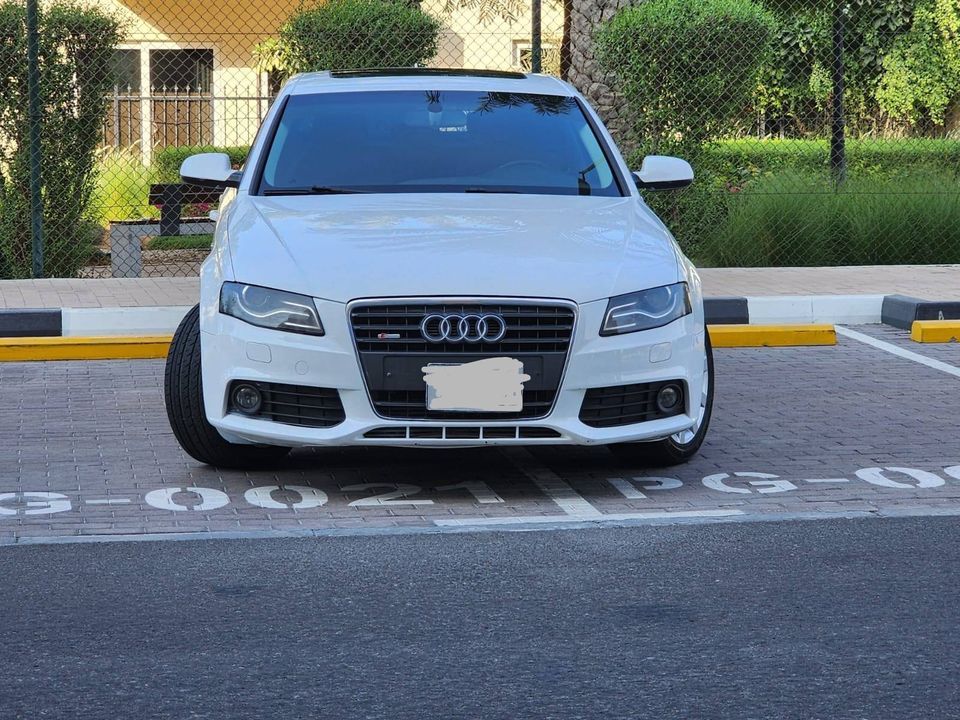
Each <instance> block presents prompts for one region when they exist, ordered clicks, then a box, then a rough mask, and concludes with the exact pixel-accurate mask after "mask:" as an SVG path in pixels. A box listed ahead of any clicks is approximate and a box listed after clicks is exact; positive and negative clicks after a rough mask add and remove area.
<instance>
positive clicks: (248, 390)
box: [233, 383, 263, 415]
mask: <svg viewBox="0 0 960 720" xmlns="http://www.w3.org/2000/svg"><path fill="white" fill-rule="evenodd" d="M262 402H263V396H262V395H261V394H260V389H259V388H258V387H257V386H256V385H251V384H250V383H241V384H240V385H237V386H235V387H234V388H233V404H234V405H235V406H236V407H237V410H239V411H240V412H242V413H245V414H247V415H254V414H256V412H257V410H259V409H260V404H261V403H262Z"/></svg>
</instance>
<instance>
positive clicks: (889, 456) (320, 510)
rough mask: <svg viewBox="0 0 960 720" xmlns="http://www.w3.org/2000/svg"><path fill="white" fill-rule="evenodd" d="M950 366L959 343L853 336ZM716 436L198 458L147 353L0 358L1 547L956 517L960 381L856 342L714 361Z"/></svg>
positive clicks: (874, 330)
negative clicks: (133, 538)
mask: <svg viewBox="0 0 960 720" xmlns="http://www.w3.org/2000/svg"><path fill="white" fill-rule="evenodd" d="M852 330H853V331H854V332H856V333H860V334H862V335H865V336H867V337H869V338H877V339H880V340H882V341H883V342H884V343H888V344H890V345H893V346H895V347H898V348H899V347H902V348H906V349H909V350H911V351H913V352H915V353H922V354H923V355H924V356H925V357H929V358H931V359H934V360H936V361H938V362H939V363H943V364H945V367H954V368H960V348H958V347H957V346H956V345H951V346H939V347H935V346H919V345H916V344H912V345H911V343H910V341H909V339H908V338H907V333H904V332H900V331H891V330H888V329H882V328H878V327H876V326H867V327H857V328H852ZM716 372H717V398H716V408H715V415H714V423H713V426H712V430H711V432H710V434H709V436H708V439H707V442H706V443H705V445H704V447H703V449H702V451H701V453H700V455H699V456H698V457H697V458H696V459H695V460H694V461H692V462H691V463H689V464H688V465H685V466H681V467H679V468H671V469H669V470H650V469H648V468H644V467H640V466H624V465H623V464H621V463H619V462H618V461H616V460H615V459H614V458H613V456H612V455H610V453H608V452H607V451H606V450H604V449H603V448H566V447H560V448H558V447H539V448H536V447H533V448H509V449H477V450H441V451H436V450H407V449H404V450H399V449H387V448H376V449H350V450H303V451H296V452H294V453H293V454H291V456H290V458H289V459H288V460H287V461H285V462H284V463H283V464H282V465H280V466H278V467H277V468H274V469H271V470H269V471H261V472H246V473H244V472H232V471H220V470H215V469H211V468H208V467H205V466H202V465H200V464H198V463H196V462H194V461H193V460H192V459H190V458H189V457H187V456H186V455H185V454H184V453H183V452H182V451H181V450H180V449H179V447H178V445H177V443H176V441H175V440H174V438H173V435H172V434H171V432H170V429H169V426H168V425H167V420H166V416H165V412H164V408H163V390H162V382H163V363H162V361H151V360H138V361H123V362H120V361H115V362H51V363H3V364H0V407H3V408H4V413H3V415H2V417H0V437H3V438H4V441H5V444H6V447H5V448H4V450H3V452H2V453H0V542H15V541H17V540H19V539H24V540H27V539H30V538H48V537H61V536H78V535H127V534H144V533H147V534H150V533H185V532H240V533H250V532H263V531H279V532H281V533H295V532H305V533H306V532H312V531H322V532H327V531H336V532H357V531H368V530H369V531H373V532H380V531H384V532H386V531H390V530H391V529H393V530H395V529H397V528H429V529H433V530H437V529H444V528H446V529H455V528H460V529H462V528H464V527H476V526H483V525H487V526H493V527H507V526H524V527H526V526H528V525H532V526H542V525H543V524H544V523H571V522H573V523H586V524H595V523H598V522H614V523H620V522H623V523H631V522H643V521H657V522H662V521H675V520H682V521H690V520H717V519H720V520H737V519H752V518H754V517H755V516H758V515H762V514H763V515H765V516H769V515H770V514H775V515H777V516H783V515H791V516H796V515H811V514H817V513H848V514H859V513H877V514H916V513H954V512H958V513H960V436H958V434H957V433H956V412H957V407H958V404H960V402H958V401H960V377H957V376H955V375H954V374H951V373H950V372H946V371H945V370H944V369H943V368H939V367H937V366H936V365H935V364H934V366H931V365H928V364H923V363H921V362H917V361H916V360H915V359H910V358H908V357H903V356H899V355H897V354H894V353H892V352H889V351H888V350H885V349H883V348H880V347H876V346H873V345H870V344H867V343H866V342H864V341H863V340H862V339H855V338H854V337H850V336H841V337H840V342H839V344H838V345H837V346H834V347H812V348H777V349H731V350H722V351H717V368H716Z"/></svg>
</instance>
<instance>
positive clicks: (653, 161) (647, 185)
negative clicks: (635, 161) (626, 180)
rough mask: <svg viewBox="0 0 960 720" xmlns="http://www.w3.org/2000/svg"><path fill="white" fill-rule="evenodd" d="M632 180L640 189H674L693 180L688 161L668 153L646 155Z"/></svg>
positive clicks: (684, 185) (691, 169)
mask: <svg viewBox="0 0 960 720" xmlns="http://www.w3.org/2000/svg"><path fill="white" fill-rule="evenodd" d="M633 181H634V182H635V183H636V184H637V187H638V188H640V189H641V190H674V189H676V188H682V187H686V186H687V185H689V184H690V183H692V182H693V168H692V167H690V163H688V162H687V161H686V160H681V159H680V158H675V157H670V156H668V155H647V156H646V157H645V158H644V159H643V165H641V166H640V172H635V173H633Z"/></svg>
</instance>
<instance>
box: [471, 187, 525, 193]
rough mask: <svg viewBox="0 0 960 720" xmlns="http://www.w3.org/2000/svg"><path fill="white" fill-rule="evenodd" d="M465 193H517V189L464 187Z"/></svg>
mask: <svg viewBox="0 0 960 720" xmlns="http://www.w3.org/2000/svg"><path fill="white" fill-rule="evenodd" d="M463 191H464V192H465V193H497V194H500V193H504V194H508V195H519V194H520V191H519V190H498V189H496V188H484V187H468V188H464V189H463Z"/></svg>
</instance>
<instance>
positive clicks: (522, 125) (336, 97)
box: [260, 90, 621, 196]
mask: <svg viewBox="0 0 960 720" xmlns="http://www.w3.org/2000/svg"><path fill="white" fill-rule="evenodd" d="M260 192H261V193H262V194H264V195H283V194H301V193H302V194H309V193H317V194H328V193H339V192H377V193H400V192H416V193H427V192H434V193H457V192H497V193H530V194H549V195H604V196H619V195H620V194H621V193H620V190H619V187H618V186H617V182H616V180H615V179H614V174H613V171H612V170H611V166H610V163H609V162H608V160H607V157H606V155H605V153H604V151H603V148H602V146H601V144H600V142H599V141H598V140H597V137H596V134H595V133H594V132H593V129H592V127H591V126H590V123H589V122H588V121H587V118H586V117H585V116H584V114H583V111H582V110H581V109H580V106H579V105H578V104H577V102H576V100H574V99H573V98H569V97H557V96H553V95H530V94H520V93H493V92H464V91H453V92H451V91H427V92H424V91H414V90H407V91H385V92H346V93H318V94H314V95H293V96H291V97H290V99H289V100H288V101H287V104H286V107H285V108H284V110H283V115H282V117H281V118H280V122H279V124H278V126H277V130H276V133H275V135H274V138H273V142H272V144H271V146H270V148H269V150H268V152H267V157H266V162H265V163H264V166H263V175H262V179H261V184H260Z"/></svg>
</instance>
